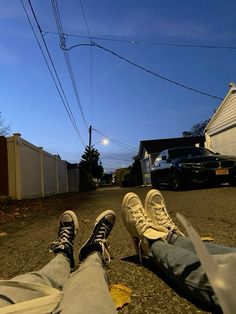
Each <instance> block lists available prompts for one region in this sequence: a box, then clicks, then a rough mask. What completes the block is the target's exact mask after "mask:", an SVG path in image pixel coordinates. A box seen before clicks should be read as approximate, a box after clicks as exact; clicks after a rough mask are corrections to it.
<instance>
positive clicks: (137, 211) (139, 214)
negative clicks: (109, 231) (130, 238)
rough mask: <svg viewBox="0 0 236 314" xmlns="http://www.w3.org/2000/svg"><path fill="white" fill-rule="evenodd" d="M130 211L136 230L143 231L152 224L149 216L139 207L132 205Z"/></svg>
mask: <svg viewBox="0 0 236 314" xmlns="http://www.w3.org/2000/svg"><path fill="white" fill-rule="evenodd" d="M130 212H131V215H132V217H133V219H134V222H135V224H136V226H137V229H138V231H140V232H141V233H144V232H145V231H146V230H147V229H148V228H150V227H151V226H152V222H151V220H150V218H149V217H148V216H147V215H146V214H145V212H144V210H142V209H141V208H135V207H133V208H132V209H131V211H130Z"/></svg>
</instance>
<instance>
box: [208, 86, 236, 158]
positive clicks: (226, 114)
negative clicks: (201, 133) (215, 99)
mask: <svg viewBox="0 0 236 314" xmlns="http://www.w3.org/2000/svg"><path fill="white" fill-rule="evenodd" d="M205 136H206V144H205V145H206V147H207V148H209V149H211V150H213V151H214V152H217V153H220V154H225V155H234V156H236V88H235V86H233V87H231V89H230V91H229V93H228V94H227V95H226V97H225V99H224V100H223V102H222V103H221V105H220V107H219V108H218V110H217V111H216V113H215V115H214V116H213V117H212V119H211V121H210V122H209V124H208V126H207V127H206V134H205Z"/></svg>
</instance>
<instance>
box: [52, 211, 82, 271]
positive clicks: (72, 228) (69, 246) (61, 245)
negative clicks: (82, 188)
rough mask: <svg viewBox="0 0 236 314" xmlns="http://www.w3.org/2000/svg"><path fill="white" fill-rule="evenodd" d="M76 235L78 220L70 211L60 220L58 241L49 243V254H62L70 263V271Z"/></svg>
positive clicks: (72, 264)
mask: <svg viewBox="0 0 236 314" xmlns="http://www.w3.org/2000/svg"><path fill="white" fill-rule="evenodd" d="M77 233H78V219H77V216H76V214H75V213H74V212H73V211H71V210H67V211H65V212H64V213H63V214H62V215H61V218H60V225H59V230H58V239H57V240H56V241H54V242H51V243H50V245H49V252H53V253H54V254H59V253H62V254H63V255H65V256H66V258H67V259H68V260H69V262H70V266H71V269H72V270H73V268H74V266H75V262H74V255H73V244H74V240H75V237H76V235H77Z"/></svg>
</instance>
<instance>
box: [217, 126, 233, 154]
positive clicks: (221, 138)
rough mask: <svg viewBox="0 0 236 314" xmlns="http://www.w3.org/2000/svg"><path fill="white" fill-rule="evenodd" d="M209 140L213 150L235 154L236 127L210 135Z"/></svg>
mask: <svg viewBox="0 0 236 314" xmlns="http://www.w3.org/2000/svg"><path fill="white" fill-rule="evenodd" d="M211 141H212V150H213V151H214V152H217V153H220V154H226V155H234V156H236V127H234V128H231V129H229V130H226V131H223V132H222V133H219V134H216V135H213V136H211Z"/></svg>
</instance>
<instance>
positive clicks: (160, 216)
mask: <svg viewBox="0 0 236 314" xmlns="http://www.w3.org/2000/svg"><path fill="white" fill-rule="evenodd" d="M153 211H154V214H155V216H156V219H157V221H160V225H162V226H163V227H165V228H167V229H168V230H170V231H173V230H178V228H177V227H176V225H175V224H174V222H173V220H172V219H171V218H170V216H169V214H168V213H167V212H166V209H165V204H164V203H163V204H155V206H154V207H153Z"/></svg>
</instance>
